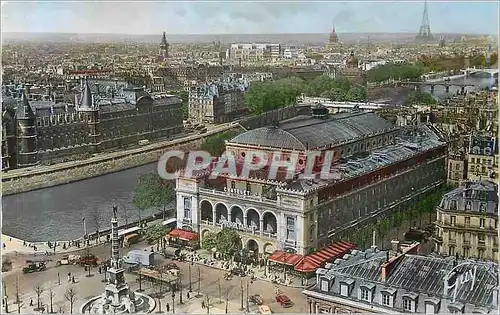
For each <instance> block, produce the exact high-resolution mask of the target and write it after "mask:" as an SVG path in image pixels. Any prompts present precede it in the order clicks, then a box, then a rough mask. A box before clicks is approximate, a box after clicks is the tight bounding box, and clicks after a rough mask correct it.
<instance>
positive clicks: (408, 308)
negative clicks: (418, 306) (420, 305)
mask: <svg viewBox="0 0 500 315" xmlns="http://www.w3.org/2000/svg"><path fill="white" fill-rule="evenodd" d="M412 302H413V301H412V300H410V299H408V298H407V299H403V309H404V310H405V311H413V303H412Z"/></svg>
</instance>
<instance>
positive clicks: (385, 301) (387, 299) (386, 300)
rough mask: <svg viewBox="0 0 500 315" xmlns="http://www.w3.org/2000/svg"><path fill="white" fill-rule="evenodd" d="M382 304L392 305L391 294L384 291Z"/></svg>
mask: <svg viewBox="0 0 500 315" xmlns="http://www.w3.org/2000/svg"><path fill="white" fill-rule="evenodd" d="M382 305H385V306H392V305H391V296H390V295H389V294H387V293H382Z"/></svg>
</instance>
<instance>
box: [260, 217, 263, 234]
mask: <svg viewBox="0 0 500 315" xmlns="http://www.w3.org/2000/svg"><path fill="white" fill-rule="evenodd" d="M259 229H260V235H262V233H263V232H264V219H260V226H259Z"/></svg>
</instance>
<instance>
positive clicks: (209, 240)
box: [201, 232, 217, 250]
mask: <svg viewBox="0 0 500 315" xmlns="http://www.w3.org/2000/svg"><path fill="white" fill-rule="evenodd" d="M201 247H202V248H203V249H206V250H211V249H212V248H216V247H217V234H215V233H212V232H206V233H205V234H204V235H203V239H202V240H201Z"/></svg>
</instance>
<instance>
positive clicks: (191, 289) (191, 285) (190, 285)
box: [188, 264, 193, 293]
mask: <svg viewBox="0 0 500 315" xmlns="http://www.w3.org/2000/svg"><path fill="white" fill-rule="evenodd" d="M188 267H189V293H192V292H193V282H192V281H191V264H189V265H188Z"/></svg>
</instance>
